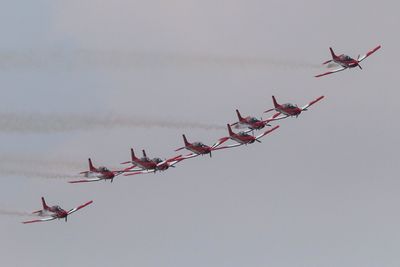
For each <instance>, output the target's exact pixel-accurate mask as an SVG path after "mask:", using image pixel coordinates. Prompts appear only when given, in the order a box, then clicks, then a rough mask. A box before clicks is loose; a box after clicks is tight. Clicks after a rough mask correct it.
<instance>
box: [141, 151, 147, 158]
mask: <svg viewBox="0 0 400 267" xmlns="http://www.w3.org/2000/svg"><path fill="white" fill-rule="evenodd" d="M142 153H143V157H144V158H147V155H146V151H144V149H143V150H142Z"/></svg>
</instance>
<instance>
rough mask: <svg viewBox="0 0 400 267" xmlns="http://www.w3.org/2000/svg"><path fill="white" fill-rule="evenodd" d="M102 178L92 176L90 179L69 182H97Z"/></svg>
mask: <svg viewBox="0 0 400 267" xmlns="http://www.w3.org/2000/svg"><path fill="white" fill-rule="evenodd" d="M100 180H102V179H101V178H90V179H82V180H74V181H69V182H68V183H70V184H77V183H88V182H97V181H100Z"/></svg>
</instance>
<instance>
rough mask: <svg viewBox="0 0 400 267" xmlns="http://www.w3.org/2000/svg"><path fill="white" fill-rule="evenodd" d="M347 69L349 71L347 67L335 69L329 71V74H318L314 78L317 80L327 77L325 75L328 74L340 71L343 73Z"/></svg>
mask: <svg viewBox="0 0 400 267" xmlns="http://www.w3.org/2000/svg"><path fill="white" fill-rule="evenodd" d="M345 69H347V68H345V67H340V68H338V69H335V70H331V71H328V72H325V73H322V74H318V75H316V76H314V77H315V78H318V77H322V76H325V75H328V74H332V73H335V72H339V71H342V70H345Z"/></svg>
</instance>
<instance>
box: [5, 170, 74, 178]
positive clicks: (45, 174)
mask: <svg viewBox="0 0 400 267" xmlns="http://www.w3.org/2000/svg"><path fill="white" fill-rule="evenodd" d="M0 176H18V177H26V178H40V179H71V178H76V177H79V175H78V174H76V175H71V173H69V174H68V173H67V172H65V173H62V172H53V171H46V170H33V169H17V168H15V169H14V168H1V170H0Z"/></svg>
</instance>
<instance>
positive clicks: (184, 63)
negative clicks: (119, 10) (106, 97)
mask: <svg viewBox="0 0 400 267" xmlns="http://www.w3.org/2000/svg"><path fill="white" fill-rule="evenodd" d="M96 67H97V68H109V69H117V70H118V69H119V70H124V69H135V68H149V67H151V68H154V67H161V68H167V67H179V68H186V67H222V68H227V67H230V68H283V69H310V68H312V69H315V68H318V67H319V65H318V64H312V63H310V62H306V61H304V60H292V59H279V58H273V57H268V56H264V55H259V56H243V55H242V56H235V55H212V54H201V53H186V54H185V53H180V54H178V53H168V52H165V53H142V52H133V51H121V50H118V51H117V50H87V49H80V50H62V49H48V50H44V51H37V50H36V51H25V52H19V51H1V52H0V69H20V68H28V69H29V68H35V69H37V68H52V69H57V68H61V69H69V70H78V69H82V68H84V69H86V68H96Z"/></svg>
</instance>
